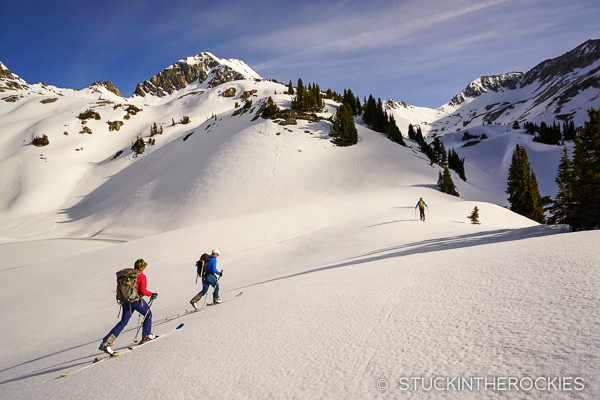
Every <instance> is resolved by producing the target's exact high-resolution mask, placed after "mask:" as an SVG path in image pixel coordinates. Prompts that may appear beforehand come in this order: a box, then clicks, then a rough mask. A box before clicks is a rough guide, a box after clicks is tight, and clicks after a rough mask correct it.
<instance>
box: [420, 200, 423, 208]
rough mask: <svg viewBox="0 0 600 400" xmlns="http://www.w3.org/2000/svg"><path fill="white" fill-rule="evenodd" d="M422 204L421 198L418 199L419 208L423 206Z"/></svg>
mask: <svg viewBox="0 0 600 400" xmlns="http://www.w3.org/2000/svg"><path fill="white" fill-rule="evenodd" d="M423 204H424V203H423V200H419V208H423V207H424V206H423Z"/></svg>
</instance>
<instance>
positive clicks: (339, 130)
mask: <svg viewBox="0 0 600 400" xmlns="http://www.w3.org/2000/svg"><path fill="white" fill-rule="evenodd" d="M329 136H331V137H333V138H334V139H333V142H334V143H335V144H337V145H339V146H350V145H353V144H356V143H357V142H358V131H357V130H356V125H355V124H354V115H353V114H352V109H351V108H350V106H348V105H347V104H345V103H343V104H342V105H341V106H339V107H338V109H337V111H336V113H335V117H334V118H333V125H332V126H331V129H330V132H329Z"/></svg>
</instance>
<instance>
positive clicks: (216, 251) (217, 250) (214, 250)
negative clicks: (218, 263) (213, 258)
mask: <svg viewBox="0 0 600 400" xmlns="http://www.w3.org/2000/svg"><path fill="white" fill-rule="evenodd" d="M212 254H219V255H221V252H220V251H219V249H212Z"/></svg>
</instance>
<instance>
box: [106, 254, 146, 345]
mask: <svg viewBox="0 0 600 400" xmlns="http://www.w3.org/2000/svg"><path fill="white" fill-rule="evenodd" d="M147 265H148V264H147V263H146V262H145V261H144V260H142V259H141V258H140V259H139V260H137V261H136V262H135V264H134V269H135V271H134V270H132V269H126V270H123V271H132V272H133V275H132V278H133V279H136V280H137V285H136V289H135V292H133V296H134V299H135V300H133V301H132V302H128V300H124V299H121V298H120V297H119V295H120V288H119V279H118V277H119V274H120V273H122V272H123V271H119V273H118V274H117V282H118V283H117V302H120V303H121V307H122V309H121V312H122V316H121V321H119V322H118V323H117V325H115V327H114V328H112V330H111V331H110V332H108V335H106V336H105V337H104V339H102V343H101V344H100V347H99V348H98V349H99V350H102V351H103V352H105V353H107V354H113V349H112V347H111V346H112V345H113V342H114V341H115V339H117V336H119V334H120V333H121V331H122V330H123V329H124V328H125V326H126V325H127V323H128V322H129V319H130V318H131V314H132V312H133V311H137V312H138V313H140V314H141V315H145V318H144V322H143V329H142V341H141V342H140V344H144V343H146V342H148V341H150V340H152V339H154V338H155V336H154V335H153V334H152V332H151V331H152V312H151V311H150V306H148V303H146V302H145V301H144V298H143V297H142V296H149V297H150V298H151V299H152V300H154V299H156V298H157V297H158V293H152V292H149V291H148V290H146V275H144V270H145V269H146V266H147Z"/></svg>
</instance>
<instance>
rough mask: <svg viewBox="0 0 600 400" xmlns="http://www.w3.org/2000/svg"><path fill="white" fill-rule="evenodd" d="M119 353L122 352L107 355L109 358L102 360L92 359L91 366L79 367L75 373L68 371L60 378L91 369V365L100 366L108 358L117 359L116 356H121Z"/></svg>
mask: <svg viewBox="0 0 600 400" xmlns="http://www.w3.org/2000/svg"><path fill="white" fill-rule="evenodd" d="M121 353H122V352H121V351H119V352H117V353H114V354H111V355H109V356H107V357H104V358H98V357H96V358H95V359H94V361H92V363H91V364H88V365H86V366H84V367H81V368H79V369H76V370H75V371H69V372H66V373H64V374H62V375H61V376H60V377H61V378H62V377H65V376H67V375H72V374H74V373H75V372H79V371H83V370H84V369H86V368H89V367H91V366H92V365H96V364H100V363H101V362H103V361H106V360H108V359H109V358H115V357H117V356H118V355H119V354H121Z"/></svg>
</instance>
